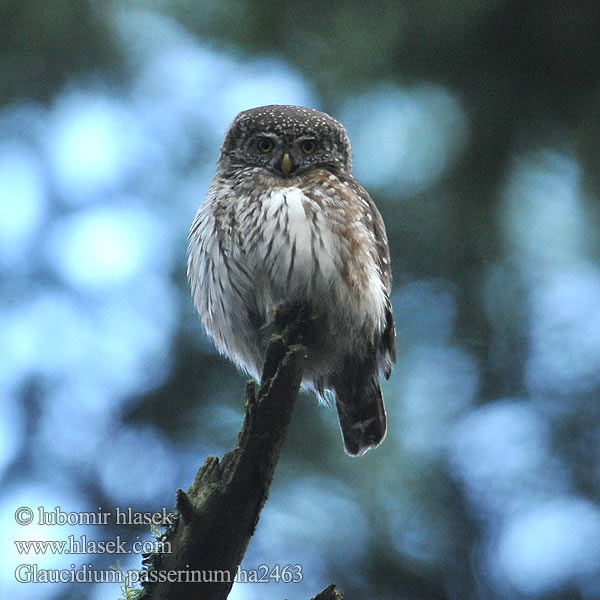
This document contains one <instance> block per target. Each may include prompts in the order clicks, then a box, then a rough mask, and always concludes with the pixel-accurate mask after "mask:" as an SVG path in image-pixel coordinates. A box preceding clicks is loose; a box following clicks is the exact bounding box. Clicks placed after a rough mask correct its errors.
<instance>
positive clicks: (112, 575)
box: [15, 563, 304, 586]
mask: <svg viewBox="0 0 600 600" xmlns="http://www.w3.org/2000/svg"><path fill="white" fill-rule="evenodd" d="M70 566H71V568H70V569H41V568H40V567H39V566H38V565H37V564H21V565H19V566H18V567H17V568H16V570H15V578H16V580H17V581H18V582H20V583H120V584H126V585H127V586H133V585H135V584H136V583H145V582H148V583H165V582H168V583H270V582H276V583H299V582H300V581H302V578H303V577H304V575H303V573H302V566H301V565H284V566H281V565H274V566H272V567H271V566H268V565H259V567H258V568H256V569H242V568H241V567H238V568H237V570H236V571H233V572H232V571H218V570H214V571H204V570H195V569H191V570H190V569H189V565H186V569H176V570H175V569H173V570H169V571H165V570H145V569H132V570H129V571H126V572H125V571H120V570H118V569H108V570H96V569H94V568H93V566H92V565H91V564H90V563H88V564H84V565H81V566H79V567H77V568H76V567H75V564H73V563H71V565H70Z"/></svg>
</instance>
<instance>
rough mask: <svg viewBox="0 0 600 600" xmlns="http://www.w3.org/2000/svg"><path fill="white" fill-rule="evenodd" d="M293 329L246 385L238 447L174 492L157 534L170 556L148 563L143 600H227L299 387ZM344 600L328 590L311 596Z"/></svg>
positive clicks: (300, 361) (299, 350)
mask: <svg viewBox="0 0 600 600" xmlns="http://www.w3.org/2000/svg"><path fill="white" fill-rule="evenodd" d="M298 331H299V329H298V324H297V322H296V324H295V327H292V326H291V325H290V326H289V327H286V328H285V330H284V332H283V333H282V334H280V335H275V336H273V337H272V338H271V341H270V342H269V346H268V348H267V352H266V356H265V362H264V368H263V377H262V384H261V386H260V389H259V390H258V394H257V393H256V383H255V382H254V381H249V382H248V384H247V386H246V409H245V417H244V424H243V427H242V430H241V432H240V434H239V436H238V444H237V446H236V448H235V449H234V450H232V451H231V452H228V453H227V454H226V455H225V456H224V457H223V460H222V461H220V462H219V459H218V458H215V457H208V458H207V459H206V462H205V463H204V465H203V466H202V467H201V468H200V470H199V471H198V473H197V475H196V478H195V480H194V482H193V483H192V485H191V487H190V489H189V490H188V491H187V492H184V491H183V490H177V503H176V519H175V522H174V523H173V525H171V526H170V527H169V528H168V530H167V531H166V532H165V533H164V534H163V535H162V536H161V540H162V541H166V542H169V544H170V553H168V554H167V553H164V554H159V553H156V554H153V555H150V556H149V557H147V558H146V559H145V561H144V562H145V565H146V568H147V571H146V572H145V574H144V576H142V577H140V580H141V581H142V583H143V593H142V596H141V597H142V598H143V599H144V600H177V599H179V598H181V599H185V600H224V599H225V598H227V595H228V594H229V591H230V589H231V586H232V585H233V580H234V576H235V573H236V570H237V568H238V566H239V565H240V563H241V561H242V558H243V556H244V553H245V552H246V548H247V547H248V544H249V542H250V538H251V537H252V535H253V533H254V530H255V528H256V524H257V522H258V518H259V514H260V511H261V509H262V507H263V506H264V503H265V501H266V499H267V496H268V492H269V486H270V485H271V481H272V479H273V474H274V471H275V467H276V465H277V461H278V460H279V455H280V453H281V448H282V445H283V441H284V438H285V434H286V431H287V428H288V425H289V422H290V419H291V416H292V410H293V408H294V404H295V400H296V397H297V395H298V391H299V388H300V382H301V380H302V372H303V368H304V360H305V357H306V348H305V347H304V346H302V345H300V344H297V343H293V342H297V341H298V340H301V339H302V336H301V335H299V334H298ZM178 572H180V573H182V575H176V573H178ZM169 574H171V576H169ZM186 579H187V581H186ZM206 579H210V581H206ZM341 597H342V596H341V593H340V592H339V591H336V590H334V589H333V587H332V586H329V588H327V589H325V590H323V591H322V592H321V593H320V594H318V595H317V596H316V598H323V599H335V600H338V599H340V598H341Z"/></svg>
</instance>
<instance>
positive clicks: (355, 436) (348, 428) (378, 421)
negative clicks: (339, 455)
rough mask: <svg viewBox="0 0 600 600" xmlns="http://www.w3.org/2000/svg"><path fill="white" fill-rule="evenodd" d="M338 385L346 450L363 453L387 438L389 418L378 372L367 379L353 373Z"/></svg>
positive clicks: (337, 400) (349, 452) (339, 412)
mask: <svg viewBox="0 0 600 600" xmlns="http://www.w3.org/2000/svg"><path fill="white" fill-rule="evenodd" d="M345 383H347V384H348V383H350V384H353V385H343V384H342V385H338V386H336V388H335V396H336V400H335V405H336V408H337V412H338V417H339V419H340V428H341V430H342V437H343V438H344V448H345V450H346V454H349V455H350V456H362V455H363V454H364V453H365V452H366V451H367V450H370V449H371V448H376V447H377V446H379V444H381V442H382V441H383V439H384V438H385V434H386V430H387V419H386V414H385V404H384V402H383V394H382V393H381V387H380V386H379V378H378V374H377V372H375V374H373V375H371V376H369V377H367V380H366V381H364V382H360V381H356V377H355V376H354V377H352V378H351V379H350V381H348V379H346V382H345Z"/></svg>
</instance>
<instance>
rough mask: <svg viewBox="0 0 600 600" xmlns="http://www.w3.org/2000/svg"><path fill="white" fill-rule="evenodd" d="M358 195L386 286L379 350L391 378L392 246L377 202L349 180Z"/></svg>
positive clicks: (393, 340)
mask: <svg viewBox="0 0 600 600" xmlns="http://www.w3.org/2000/svg"><path fill="white" fill-rule="evenodd" d="M348 183H350V184H351V185H352V187H353V188H354V190H355V192H356V194H357V195H358V197H359V198H360V199H361V200H363V201H364V202H361V203H360V206H361V210H362V211H363V214H364V215H365V216H366V215H370V217H371V218H370V219H369V218H368V217H367V218H366V219H365V221H368V222H369V223H370V225H371V228H372V230H373V233H374V235H375V244H376V246H377V266H378V267H379V270H380V272H381V277H382V280H383V283H384V286H385V304H386V306H385V327H384V330H383V333H382V335H381V342H380V346H379V351H380V352H381V355H382V356H383V357H384V364H383V374H384V375H385V378H386V379H389V377H390V374H391V372H392V364H395V362H396V324H395V322H394V311H393V309H392V301H391V298H390V295H391V293H392V267H391V261H390V248H389V245H388V239H387V234H386V231H385V224H384V222H383V218H382V216H381V214H380V212H379V210H378V209H377V206H375V202H373V200H372V199H371V196H370V195H369V193H368V192H367V190H365V188H364V187H362V185H360V183H358V182H357V181H356V180H354V179H352V180H349V181H348Z"/></svg>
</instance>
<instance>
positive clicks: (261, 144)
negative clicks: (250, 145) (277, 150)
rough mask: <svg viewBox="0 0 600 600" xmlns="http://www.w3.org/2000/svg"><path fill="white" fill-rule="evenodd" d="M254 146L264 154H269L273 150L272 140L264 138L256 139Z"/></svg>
mask: <svg viewBox="0 0 600 600" xmlns="http://www.w3.org/2000/svg"><path fill="white" fill-rule="evenodd" d="M256 146H257V147H258V149H259V150H260V151H261V152H264V153H265V154H266V153H267V152H271V150H273V140H272V139H270V138H266V137H261V138H258V142H256Z"/></svg>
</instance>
